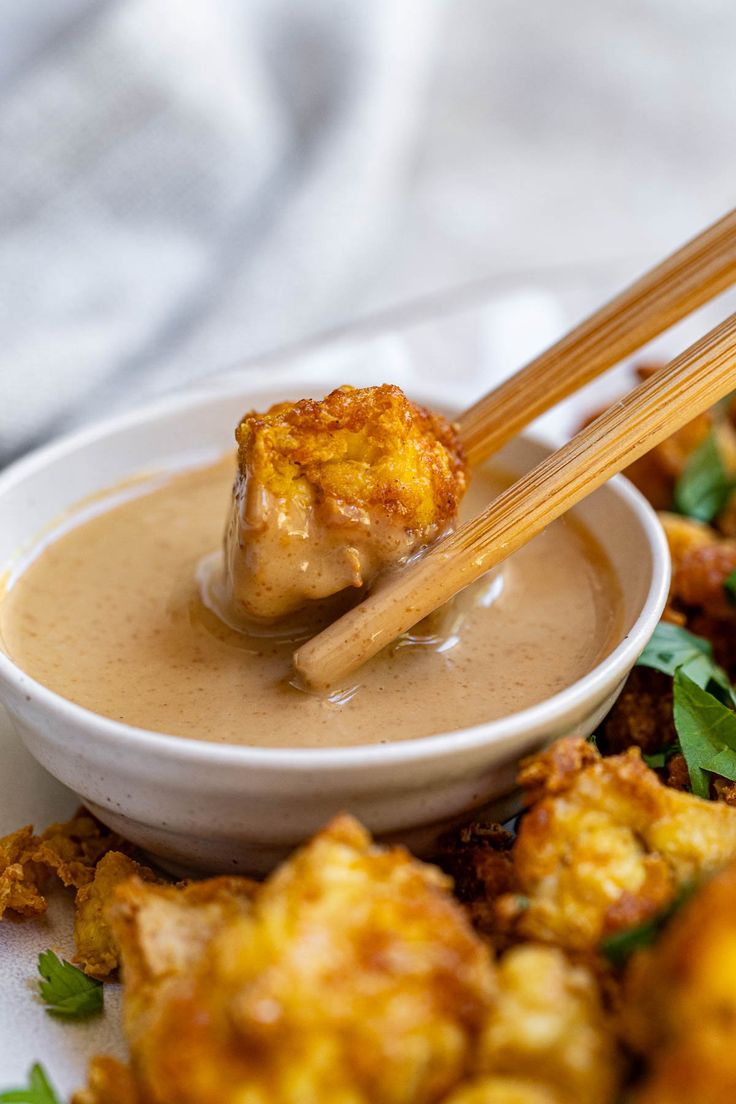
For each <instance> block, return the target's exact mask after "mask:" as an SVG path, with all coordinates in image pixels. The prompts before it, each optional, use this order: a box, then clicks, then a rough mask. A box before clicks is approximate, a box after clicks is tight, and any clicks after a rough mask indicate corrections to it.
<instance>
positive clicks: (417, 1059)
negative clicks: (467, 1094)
mask: <svg viewBox="0 0 736 1104" xmlns="http://www.w3.org/2000/svg"><path fill="white" fill-rule="evenodd" d="M203 886H204V887H206V886H207V883H204V884H203ZM449 888H450V886H449V881H448V879H446V878H445V876H444V875H442V874H441V873H440V872H439V871H438V870H437V869H436V868H434V867H431V866H427V865H425V864H423V863H419V862H417V861H416V860H414V859H413V858H412V857H411V856H410V855H409V854H408V852H406V851H405V850H404V849H403V848H391V849H384V848H380V847H377V846H375V845H373V844H372V842H371V840H370V838H369V836H368V835H367V834H366V832H365V831H364V830H363V829H362V828H361V827H360V825H358V824H357V823H356V822H355V821H354V820H352V819H351V818H349V817H340V818H338V819H337V820H335V821H334V822H333V823H332V824H331V825H330V826H328V828H327V829H325V830H324V831H323V832H322V833H320V834H319V835H318V836H317V837H316V838H315V839H314V840H313V841H312V842H311V843H310V844H308V845H307V846H305V847H304V848H303V849H302V850H301V851H298V852H297V853H296V854H295V855H294V856H292V858H291V859H290V860H289V861H288V862H286V863H285V864H284V865H283V866H282V867H280V868H279V869H278V870H277V871H276V872H275V873H274V874H273V875H272V876H271V877H270V878H269V879H268V880H267V881H266V882H265V883H264V884H263V886H262V887H261V888H259V889H258V891H257V892H256V893H255V895H254V897H253V900H252V902H250V901H249V902H248V906H247V907H244V908H242V909H240V910H239V911H238V914H237V915H236V916H234V917H231V918H230V919H229V920H227V921H226V922H224V924H222V926H221V927H220V928H219V930H215V931H214V932H212V931H210V933H209V935H208V937H207V938H206V939H203V940H202V941H201V942H200V943H199V945H198V946H197V945H196V940H195V941H192V940H191V938H190V937H189V936H185V938H184V940H183V945H184V948H185V950H184V953H181V952H180V950H176V949H175V950H174V951H173V953H172V952H171V951H170V949H169V945H170V944H171V943H172V941H173V943H174V947H175V948H176V947H179V945H180V944H181V942H182V940H181V930H182V929H181V924H182V923H183V922H184V916H185V914H186V910H180V912H179V916H178V918H176V919H168V918H167V917H166V915H165V914H164V913H162V912H161V910H160V905H161V902H162V900H163V897H162V893H163V891H162V889H161V888H160V887H155V886H154V887H151V886H145V885H143V884H142V883H136V882H133V883H128V884H127V885H125V886H123V887H121V888H120V889H119V890H118V891H117V903H116V904H114V905H113V906H112V908H111V910H110V918H111V922H112V926H113V930H114V933H115V937H116V939H117V940H118V943H119V945H120V948H121V954H122V962H123V980H124V984H125V1023H126V1033H127V1036H128V1040H129V1043H130V1048H131V1054H132V1067H133V1069H134V1071H135V1075H136V1079H137V1085H138V1088H139V1091H140V1093H141V1096H142V1098H143V1099H144V1100H148V1099H150V1100H151V1101H154V1102H155V1104H436V1102H438V1101H440V1100H441V1099H442V1097H443V1096H444V1095H446V1093H447V1092H449V1090H450V1089H451V1088H452V1087H453V1086H454V1085H455V1084H457V1083H458V1081H459V1080H460V1079H461V1077H463V1076H464V1075H466V1073H468V1072H469V1069H470V1064H471V1062H472V1061H473V1060H474V1057H475V1053H476V1050H477V1044H478V1039H479V1035H480V1032H481V1029H482V1026H483V1023H484V1020H485V1018H486V1016H487V1013H488V1010H489V1008H490V1005H491V1001H492V999H493V995H494V989H495V987H494V973H493V966H492V963H491V961H490V956H489V953H488V951H487V949H486V948H485V947H484V946H483V945H482V944H481V942H480V941H479V940H478V939H477V937H476V936H475V935H474V934H473V932H472V930H471V928H470V926H469V924H468V922H467V920H466V918H465V916H464V914H463V912H462V909H461V908H460V906H459V905H458V904H457V903H456V902H455V901H453V899H452V897H451V896H450V893H449ZM170 892H172V891H170ZM173 892H176V891H173ZM152 909H153V910H154V911H153V914H151V910H152ZM195 912H196V909H195ZM162 962H164V963H165V964H166V965H165V968H164V969H165V977H163V978H162V977H160V976H159V975H160V971H161V963H162Z"/></svg>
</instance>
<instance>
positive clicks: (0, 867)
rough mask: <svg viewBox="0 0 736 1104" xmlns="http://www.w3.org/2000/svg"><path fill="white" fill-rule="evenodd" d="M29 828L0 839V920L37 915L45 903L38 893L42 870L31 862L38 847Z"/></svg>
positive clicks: (41, 911)
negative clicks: (9, 916)
mask: <svg viewBox="0 0 736 1104" xmlns="http://www.w3.org/2000/svg"><path fill="white" fill-rule="evenodd" d="M37 842H38V841H37V838H36V836H34V834H33V828H32V827H31V825H27V826H26V827H25V828H19V829H18V831H17V832H11V834H10V835H9V836H4V837H3V838H2V839H0V917H2V916H4V915H5V913H6V911H9V912H13V913H15V914H16V915H18V916H40V915H41V913H43V912H45V911H46V900H45V898H44V897H43V896H42V895H41V892H40V890H39V879H40V878H41V877H42V875H43V870H42V869H41V868H40V867H39V866H38V865H37V864H36V863H35V862H34V861H33V854H34V851H35V849H36V845H37Z"/></svg>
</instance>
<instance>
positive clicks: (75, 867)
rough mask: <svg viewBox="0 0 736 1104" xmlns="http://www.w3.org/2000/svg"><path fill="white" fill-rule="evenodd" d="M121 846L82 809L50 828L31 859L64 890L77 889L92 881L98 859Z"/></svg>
mask: <svg viewBox="0 0 736 1104" xmlns="http://www.w3.org/2000/svg"><path fill="white" fill-rule="evenodd" d="M123 846H125V844H124V841H123V840H122V839H121V838H120V836H117V835H116V834H115V833H114V832H111V831H110V830H109V829H108V828H106V827H105V826H104V824H100V822H99V820H97V819H96V817H93V816H92V814H91V813H89V812H87V810H86V809H79V811H78V812H77V813H76V815H75V816H73V817H72V819H71V820H67V821H65V822H64V823H63V824H52V825H51V826H50V827H49V828H47V829H46V831H45V832H43V833H42V835H41V836H40V837H39V839H38V843H37V845H36V848H35V850H34V852H33V859H34V861H35V862H37V863H40V864H41V865H43V866H45V867H46V868H47V869H48V870H49V871H50V872H51V873H53V874H55V875H56V876H57V877H58V878H59V879H60V880H61V881H62V882H63V883H64V885H65V886H74V888H75V889H80V888H81V887H82V886H84V885H87V883H88V882H91V881H92V879H93V877H94V873H95V867H96V865H97V863H98V861H99V860H100V859H101V858H102V856H103V855H104V854H105V853H106V852H107V851H110V850H111V849H113V848H114V849H116V850H119V849H120V848H121V847H123Z"/></svg>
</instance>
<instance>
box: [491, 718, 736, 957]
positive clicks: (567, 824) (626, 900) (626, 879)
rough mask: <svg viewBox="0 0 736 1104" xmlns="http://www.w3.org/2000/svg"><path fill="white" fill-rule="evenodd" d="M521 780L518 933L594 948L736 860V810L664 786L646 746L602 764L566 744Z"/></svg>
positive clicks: (503, 915)
mask: <svg viewBox="0 0 736 1104" xmlns="http://www.w3.org/2000/svg"><path fill="white" fill-rule="evenodd" d="M520 783H521V785H522V786H523V787H524V788H525V789H526V791H527V795H528V799H529V801H530V802H531V808H530V810H529V812H528V813H527V814H526V816H525V817H524V818H523V819H522V821H521V825H520V828H519V834H518V836H517V839H516V842H515V844H514V848H513V859H514V868H515V871H516V876H517V879H518V886H519V893H516V894H513V895H507V896H505V897H501V898H500V900H499V902H498V906H497V915H498V918H499V923H500V924H502V925H503V926H506V927H507V928H509V929H510V930H511V931H512V932H513V933H514V935H515V936H517V937H521V938H527V939H539V940H542V941H545V942H550V943H557V944H559V945H560V946H563V947H567V948H570V949H572V950H578V951H590V950H594V949H595V948H596V947H597V945H598V944H599V942H600V940H601V939H602V938H604V937H605V936H607V935H610V934H611V933H613V932H615V931H619V930H622V929H624V928H628V927H632V926H634V925H636V924H639V923H641V922H643V921H644V920H646V919H647V918H649V917H650V916H652V915H654V914H656V913H657V912H659V911H660V910H661V909H662V908H663V907H664V906H666V905H667V904H668V903H669V902H670V901H672V899H673V898H674V896H675V894H676V893H677V891H678V889H679V888H680V887H682V886H684V885H686V884H687V883H688V882H689V881H691V880H692V879H693V878H694V877H696V876H698V875H701V874H702V873H705V872H707V871H709V870H715V869H717V868H718V867H719V866H722V865H723V864H724V863H725V862H727V861H728V860H729V859H731V858H732V857H733V856H735V855H736V809H734V808H732V807H731V806H728V805H725V804H721V803H714V802H709V801H703V800H701V799H700V798H698V797H694V796H692V795H691V794H689V793H681V792H678V791H676V790H672V789H669V788H668V787H666V786H663V785H662V784H661V783H660V781H659V779H658V778H657V775H656V774H655V773H654V772H653V771H651V770H649V768H648V767H646V766H645V765H644V763H643V762H642V759H641V754H640V752H639V749H638V748H631V749H630V750H629V751H627V752H625V753H624V754H622V755H616V756H612V757H610V758H607V759H602V758H601V757H600V755H599V754H598V752H597V751H596V750H595V749H594V748H593V747H592V746H591V745H590V744H587V743H586V742H585V741H583V740H579V739H575V738H567V739H563V740H559V741H558V742H557V743H556V744H553V745H552V747H551V748H549V749H548V750H547V751H546V752H544V753H543V754H541V755H539V756H537V757H535V758H533V759H531V760H528V761H527V762H526V763H525V764H523V766H522V770H521V774H520ZM520 895H521V896H520Z"/></svg>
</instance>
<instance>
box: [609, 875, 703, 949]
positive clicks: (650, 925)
mask: <svg viewBox="0 0 736 1104" xmlns="http://www.w3.org/2000/svg"><path fill="white" fill-rule="evenodd" d="M695 889H696V886H695V885H688V886H684V887H683V888H682V889H681V890H680V892H679V893H678V894H677V896H676V897H675V898H674V900H673V901H671V902H670V904H669V905H667V907H666V908H664V909H662V911H661V912H658V913H657V914H656V916H652V917H650V918H649V920H645V921H644V922H643V923H641V924H637V925H636V927H634V928H626V929H625V930H624V931H618V932H614V934H613V935H609V936H606V938H605V939H603V940H602V941H601V944H600V950H601V953H602V954H603V955H605V957H606V958H607V959H608V961H609V962H610V963H611V965H612V966H615V967H617V968H618V967H620V966H624V965H625V964H626V962H628V960H629V958H630V957H631V955H632V954H633V953H634V951H639V950H641V949H642V948H643V947H650V946H651V945H652V943H654V942H655V941H656V939H657V938H658V936H659V935H660V933H661V931H662V929H663V928H665V927H666V926H667V924H668V923H669V921H670V920H671V919H672V917H673V916H674V915H675V913H676V912H679V910H680V909H681V908H682V906H683V905H684V904H685V902H686V901H687V900H688V899H689V898H690V897H691V896H692V894H693V893H694V892H695Z"/></svg>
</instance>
